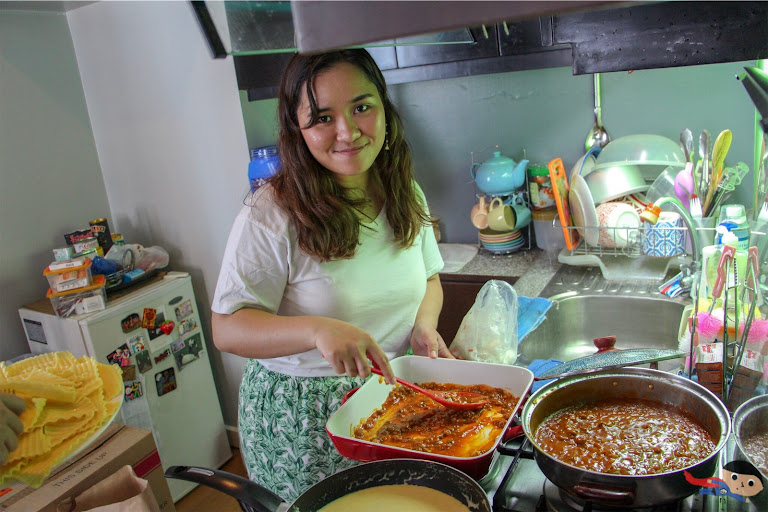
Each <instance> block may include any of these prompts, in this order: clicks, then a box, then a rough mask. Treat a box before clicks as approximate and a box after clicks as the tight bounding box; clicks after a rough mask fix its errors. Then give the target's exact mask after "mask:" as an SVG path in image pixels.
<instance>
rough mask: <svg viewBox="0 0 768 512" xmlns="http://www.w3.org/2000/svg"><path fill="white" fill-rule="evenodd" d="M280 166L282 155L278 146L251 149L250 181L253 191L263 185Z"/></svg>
mask: <svg viewBox="0 0 768 512" xmlns="http://www.w3.org/2000/svg"><path fill="white" fill-rule="evenodd" d="M279 168H280V157H279V156H278V154H277V147H276V146H264V147H262V148H255V149H252V150H251V162H250V163H249V164H248V182H249V183H250V185H251V192H253V191H254V190H256V189H257V188H259V187H260V186H262V185H263V184H264V183H266V182H267V180H268V179H269V178H271V177H272V176H274V175H275V173H277V170H278V169H279Z"/></svg>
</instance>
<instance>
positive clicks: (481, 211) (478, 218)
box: [469, 196, 488, 229]
mask: <svg viewBox="0 0 768 512" xmlns="http://www.w3.org/2000/svg"><path fill="white" fill-rule="evenodd" d="M477 197H478V201H477V204H475V206H473V207H472V211H471V212H470V214H469V218H470V220H471V221H472V225H473V226H475V227H476V228H477V229H485V228H487V227H488V204H487V203H486V202H485V196H477Z"/></svg>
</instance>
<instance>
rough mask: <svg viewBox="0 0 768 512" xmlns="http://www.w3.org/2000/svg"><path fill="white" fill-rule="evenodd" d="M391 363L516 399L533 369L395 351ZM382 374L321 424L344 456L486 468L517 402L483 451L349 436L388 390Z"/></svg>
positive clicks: (421, 376)
mask: <svg viewBox="0 0 768 512" xmlns="http://www.w3.org/2000/svg"><path fill="white" fill-rule="evenodd" d="M390 364H391V365H392V369H393V370H394V372H395V375H397V376H398V377H400V378H402V379H405V380H408V381H411V382H415V383H420V382H445V383H453V384H461V385H472V384H486V385H488V386H491V387H495V388H503V389H506V390H507V391H509V392H510V393H512V394H514V395H515V396H517V397H520V399H521V400H520V402H522V399H523V398H524V397H525V395H526V394H527V393H528V390H529V389H530V387H531V385H532V384H533V373H531V371H530V370H528V369H527V368H522V367H519V366H509V365H503V364H492V363H481V362H477V361H463V360H460V359H430V358H428V357H420V356H403V357H398V358H396V359H393V360H392V361H390ZM382 380H383V379H380V378H379V376H378V375H372V376H371V377H370V378H368V380H367V381H365V383H364V384H363V385H362V386H360V389H358V390H357V392H356V393H354V394H352V395H351V396H350V397H349V399H348V400H347V401H346V402H344V403H343V404H342V406H341V407H339V410H338V411H336V412H335V413H334V414H333V415H332V416H331V417H330V418H329V419H328V423H326V426H325V430H326V432H328V435H329V436H330V438H331V441H333V444H334V446H335V447H336V449H337V450H338V451H339V453H341V454H342V455H343V456H345V457H347V458H349V459H353V460H357V461H361V462H371V461H374V460H383V459H402V458H408V459H426V460H432V461H435V462H441V463H443V464H447V465H449V466H452V467H454V468H456V469H458V470H460V471H463V472H464V473H466V474H468V475H469V476H471V477H472V478H475V479H478V480H479V479H481V478H482V477H484V476H485V475H486V474H487V473H488V470H489V469H490V467H491V463H492V462H493V459H494V454H495V453H496V448H497V447H498V445H499V443H501V441H502V439H503V438H504V437H505V434H506V432H507V430H509V429H510V424H511V423H512V420H513V418H514V416H515V414H516V413H517V411H518V409H519V408H520V403H518V405H517V407H516V408H515V411H514V412H513V413H512V414H511V415H510V416H509V418H508V420H507V424H506V428H505V430H504V432H502V433H501V434H500V435H499V437H498V439H497V440H496V442H495V443H494V445H493V447H492V448H490V449H489V450H488V451H486V452H484V453H481V454H480V455H476V456H474V457H453V456H448V455H436V454H432V453H425V452H420V451H416V450H410V449H407V448H399V447H396V446H387V445H384V444H379V443H373V442H370V441H363V440H361V439H356V438H354V437H352V430H353V429H354V428H355V427H357V425H358V424H359V423H360V420H362V419H364V418H367V417H369V416H370V415H371V414H372V413H373V412H374V411H375V410H376V409H378V408H379V407H381V406H382V405H383V404H384V400H386V398H387V396H388V395H389V392H390V390H391V389H392V386H391V385H389V384H386V383H384V382H383V381H382Z"/></svg>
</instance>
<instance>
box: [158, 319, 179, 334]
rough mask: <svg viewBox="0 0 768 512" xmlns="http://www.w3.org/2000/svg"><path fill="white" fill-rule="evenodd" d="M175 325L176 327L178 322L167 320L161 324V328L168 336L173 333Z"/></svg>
mask: <svg viewBox="0 0 768 512" xmlns="http://www.w3.org/2000/svg"><path fill="white" fill-rule="evenodd" d="M174 327H176V324H175V323H174V322H171V321H165V322H163V323H162V324H160V330H161V331H163V334H165V335H166V336H170V335H171V333H172V332H173V328H174Z"/></svg>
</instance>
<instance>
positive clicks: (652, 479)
mask: <svg viewBox="0 0 768 512" xmlns="http://www.w3.org/2000/svg"><path fill="white" fill-rule="evenodd" d="M610 398H629V399H643V400H651V401H655V402H660V403H663V404H668V405H671V406H674V407H676V408H677V409H678V410H681V411H683V412H685V413H687V414H689V415H691V416H692V417H693V418H695V419H696V420H698V422H699V423H701V425H703V426H704V428H706V429H707V431H708V432H709V433H710V434H711V435H712V437H713V438H714V440H715V443H716V447H715V450H714V451H713V452H712V453H711V454H710V455H709V456H708V457H706V458H705V459H703V460H701V461H699V462H698V463H696V464H693V465H691V466H689V467H687V468H683V469H680V470H673V471H668V472H665V473H658V474H652V475H637V476H635V475H616V474H608V473H598V472H595V471H590V470H586V469H582V468H579V467H576V466H572V465H570V464H567V463H564V462H561V461H560V460H558V459H557V458H556V457H555V456H554V455H551V454H549V453H547V452H546V451H544V450H543V449H542V448H541V447H540V446H539V444H538V443H537V442H536V430H537V429H538V428H539V425H540V424H541V423H542V422H543V421H544V420H545V419H546V418H547V417H549V416H550V415H551V414H554V413H555V412H557V411H559V410H561V409H563V408H565V407H567V406H569V405H576V404H581V403H589V402H594V401H596V400H599V399H610ZM521 423H522V426H523V430H524V431H525V435H526V437H527V438H528V440H529V441H530V442H531V444H532V445H533V451H534V458H535V459H536V463H537V464H538V466H539V469H541V471H542V472H543V473H544V476H546V477H547V478H548V479H549V480H551V481H552V482H553V483H554V484H555V485H557V486H558V487H560V488H561V489H563V490H565V491H566V492H568V493H569V494H571V495H573V496H575V497H577V498H578V499H582V500H586V501H588V502H591V503H593V504H595V505H600V506H607V507H611V508H645V507H654V506H658V505H664V504H668V503H673V502H675V501H677V500H680V499H682V498H685V497H687V496H690V495H691V494H693V493H695V492H696V491H697V490H698V489H700V488H701V487H700V486H698V487H697V486H695V485H693V484H691V483H689V482H688V481H687V479H686V478H685V476H684V471H689V472H690V473H691V474H692V475H693V476H695V477H701V478H703V477H709V476H711V475H713V474H714V473H715V470H716V469H717V463H718V457H719V454H720V451H721V450H722V449H723V447H724V446H725V444H726V443H727V441H728V437H729V435H730V431H731V420H730V416H729V414H728V410H727V409H726V408H725V405H724V404H723V403H722V402H721V401H720V400H719V399H718V398H717V397H716V396H715V395H714V394H713V393H712V392H711V391H709V390H708V389H706V388H705V387H704V386H701V385H700V384H698V383H696V382H693V381H691V380H688V379H686V378H685V377H681V376H679V375H673V374H671V373H666V372H662V371H659V370H651V369H647V368H622V369H613V370H603V371H600V372H596V373H592V374H586V375H576V376H571V377H564V378H562V379H560V380H557V381H554V382H552V383H550V384H548V385H546V386H544V387H542V388H541V389H539V390H538V391H537V392H536V393H534V394H533V395H531V397H530V398H529V399H528V401H527V402H526V404H525V406H524V407H523V412H522V414H521Z"/></svg>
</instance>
